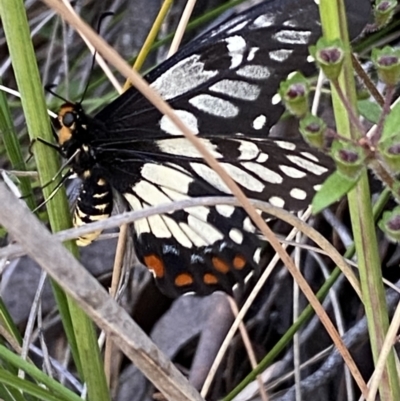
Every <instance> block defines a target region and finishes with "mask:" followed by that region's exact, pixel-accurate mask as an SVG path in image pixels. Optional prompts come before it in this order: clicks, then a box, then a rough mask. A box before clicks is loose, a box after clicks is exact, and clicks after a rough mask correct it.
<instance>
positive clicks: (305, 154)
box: [301, 152, 319, 163]
mask: <svg viewBox="0 0 400 401" xmlns="http://www.w3.org/2000/svg"><path fill="white" fill-rule="evenodd" d="M301 154H302V155H303V156H304V157H307V158H308V159H310V160H313V161H315V162H317V163H318V162H319V159H318V157H317V156H315V155H313V154H311V153H309V152H301Z"/></svg>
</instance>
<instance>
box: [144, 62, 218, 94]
mask: <svg viewBox="0 0 400 401" xmlns="http://www.w3.org/2000/svg"><path fill="white" fill-rule="evenodd" d="M199 59H200V56H199V55H193V56H189V57H187V58H185V59H183V60H181V61H179V62H178V63H176V64H175V65H174V66H172V67H171V68H169V69H168V70H167V71H165V72H164V73H163V74H161V75H160V76H159V77H158V78H157V79H156V80H155V81H154V82H153V83H152V84H151V85H150V86H151V87H152V88H153V89H155V90H156V91H157V92H158V93H159V94H160V95H161V96H162V97H163V98H164V99H165V100H168V99H172V98H174V97H177V96H180V95H183V94H184V93H187V92H189V91H190V90H192V89H194V88H197V87H198V86H200V85H201V84H204V83H205V82H207V81H208V80H209V79H210V78H212V77H215V76H216V75H218V71H205V70H204V63H202V62H200V61H199Z"/></svg>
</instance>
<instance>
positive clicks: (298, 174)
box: [279, 164, 307, 178]
mask: <svg viewBox="0 0 400 401" xmlns="http://www.w3.org/2000/svg"><path fill="white" fill-rule="evenodd" d="M279 169H280V170H281V171H283V172H284V173H285V174H286V175H287V176H288V177H290V178H304V177H305V176H306V175H307V174H306V173H305V172H304V171H300V170H297V168H294V167H289V166H284V165H282V164H281V165H280V166H279Z"/></svg>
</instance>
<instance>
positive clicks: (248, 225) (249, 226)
mask: <svg viewBox="0 0 400 401" xmlns="http://www.w3.org/2000/svg"><path fill="white" fill-rule="evenodd" d="M243 230H244V231H247V232H249V233H255V232H256V227H255V226H254V224H253V223H252V221H251V219H250V217H246V218H245V219H244V220H243Z"/></svg>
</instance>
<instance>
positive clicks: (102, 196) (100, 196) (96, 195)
mask: <svg viewBox="0 0 400 401" xmlns="http://www.w3.org/2000/svg"><path fill="white" fill-rule="evenodd" d="M108 194H109V192H108V191H106V192H102V193H99V194H94V195H93V198H96V199H99V198H104V197H105V196H106V195H108Z"/></svg>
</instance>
